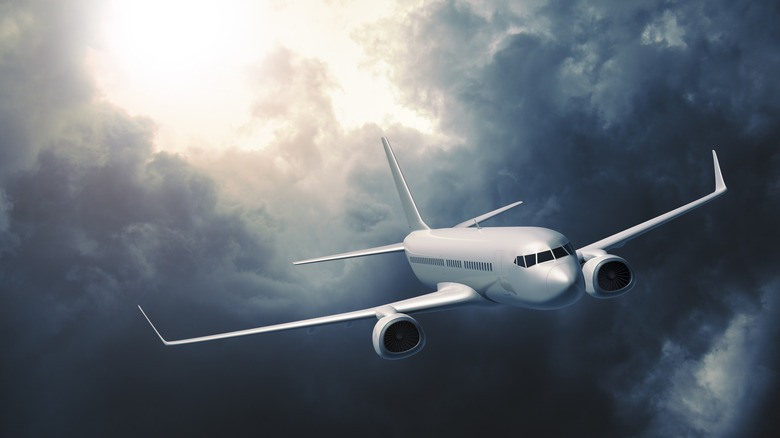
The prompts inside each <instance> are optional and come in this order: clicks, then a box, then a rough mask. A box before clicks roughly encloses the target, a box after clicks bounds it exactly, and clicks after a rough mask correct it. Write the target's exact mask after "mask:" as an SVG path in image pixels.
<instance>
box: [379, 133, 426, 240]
mask: <svg viewBox="0 0 780 438" xmlns="http://www.w3.org/2000/svg"><path fill="white" fill-rule="evenodd" d="M382 146H384V147H385V154H387V162H388V163H389V164H390V170H391V171H392V172H393V179H394V180H395V187H396V189H398V196H400V197H401V204H402V205H403V206H404V213H406V220H407V221H408V222H409V228H411V229H412V231H417V230H429V229H430V227H429V226H428V225H425V222H423V220H422V218H421V217H420V212H418V211H417V206H416V205H415V204H414V199H412V193H411V192H409V187H407V186H406V181H405V180H404V175H403V174H402V173H401V168H400V167H398V161H396V159H395V154H393V149H392V148H391V147H390V142H389V141H387V137H382Z"/></svg>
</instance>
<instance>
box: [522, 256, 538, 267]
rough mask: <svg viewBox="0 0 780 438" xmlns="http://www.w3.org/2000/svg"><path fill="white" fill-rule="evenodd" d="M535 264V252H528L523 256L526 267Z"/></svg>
mask: <svg viewBox="0 0 780 438" xmlns="http://www.w3.org/2000/svg"><path fill="white" fill-rule="evenodd" d="M535 264H536V254H528V255H527V256H525V266H526V267H527V268H530V267H531V266H533V265H535Z"/></svg>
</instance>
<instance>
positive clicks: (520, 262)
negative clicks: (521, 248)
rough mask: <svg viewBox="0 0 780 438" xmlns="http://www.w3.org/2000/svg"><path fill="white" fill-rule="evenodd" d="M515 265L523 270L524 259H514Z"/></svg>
mask: <svg viewBox="0 0 780 438" xmlns="http://www.w3.org/2000/svg"><path fill="white" fill-rule="evenodd" d="M515 264H516V265H517V266H520V267H521V268H525V258H524V257H523V256H517V257H515Z"/></svg>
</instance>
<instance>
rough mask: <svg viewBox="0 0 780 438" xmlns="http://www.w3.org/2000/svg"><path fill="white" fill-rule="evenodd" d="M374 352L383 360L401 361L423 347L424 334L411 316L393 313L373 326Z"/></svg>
mask: <svg viewBox="0 0 780 438" xmlns="http://www.w3.org/2000/svg"><path fill="white" fill-rule="evenodd" d="M372 338H373V341H374V350H376V354H378V355H379V357H381V358H383V359H391V360H392V359H403V358H405V357H409V356H411V355H413V354H416V353H417V352H419V351H420V350H422V348H423V347H424V346H425V332H423V329H422V327H420V324H419V323H418V322H417V321H416V320H415V319H414V318H412V317H411V316H409V315H405V314H403V313H393V314H391V315H387V316H385V317H382V319H380V320H379V321H377V323H376V325H375V326H374V334H373V336H372Z"/></svg>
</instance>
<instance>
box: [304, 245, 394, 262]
mask: <svg viewBox="0 0 780 438" xmlns="http://www.w3.org/2000/svg"><path fill="white" fill-rule="evenodd" d="M403 250H404V243H403V242H399V243H393V244H392V245H385V246H377V247H376V248H368V249H360V250H357V251H350V252H345V253H341V254H334V255H329V256H325V257H317V258H315V259H308V260H300V261H297V262H293V265H306V264H308V263H318V262H327V261H330V260H340V259H351V258H355V257H365V256H370V255H376V254H387V253H389V252H401V251H403Z"/></svg>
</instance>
